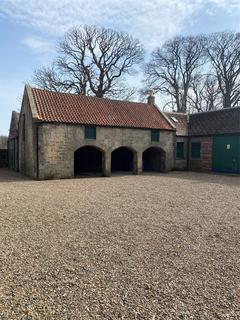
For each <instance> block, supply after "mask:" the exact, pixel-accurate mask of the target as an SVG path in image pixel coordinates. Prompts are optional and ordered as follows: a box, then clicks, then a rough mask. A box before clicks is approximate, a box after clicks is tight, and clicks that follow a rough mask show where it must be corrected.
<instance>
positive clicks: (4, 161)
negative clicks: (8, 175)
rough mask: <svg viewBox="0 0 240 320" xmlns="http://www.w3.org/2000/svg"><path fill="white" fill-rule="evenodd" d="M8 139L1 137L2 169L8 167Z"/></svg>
mask: <svg viewBox="0 0 240 320" xmlns="http://www.w3.org/2000/svg"><path fill="white" fill-rule="evenodd" d="M7 144H8V137H6V136H0V168H5V167H7V166H8V147H7Z"/></svg>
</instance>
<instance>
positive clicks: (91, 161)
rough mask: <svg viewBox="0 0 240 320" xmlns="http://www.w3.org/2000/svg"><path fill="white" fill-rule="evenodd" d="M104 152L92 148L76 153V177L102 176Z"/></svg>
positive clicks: (83, 148)
mask: <svg viewBox="0 0 240 320" xmlns="http://www.w3.org/2000/svg"><path fill="white" fill-rule="evenodd" d="M103 161H104V152H103V151H101V150H100V149H98V148H96V147H92V146H85V147H81V148H79V149H78V150H76V151H75V152H74V176H82V175H99V176H100V175H102V174H103Z"/></svg>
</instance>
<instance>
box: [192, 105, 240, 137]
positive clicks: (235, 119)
mask: <svg viewBox="0 0 240 320" xmlns="http://www.w3.org/2000/svg"><path fill="white" fill-rule="evenodd" d="M226 133H240V108H228V109H221V110H217V111H209V112H202V113H195V114H191V115H190V116H189V135H190V136H200V135H215V134H226Z"/></svg>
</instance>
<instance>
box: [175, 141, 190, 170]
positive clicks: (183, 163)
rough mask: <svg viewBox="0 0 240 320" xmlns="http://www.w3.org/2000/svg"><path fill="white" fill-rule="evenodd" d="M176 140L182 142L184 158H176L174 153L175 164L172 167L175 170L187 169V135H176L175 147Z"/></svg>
mask: <svg viewBox="0 0 240 320" xmlns="http://www.w3.org/2000/svg"><path fill="white" fill-rule="evenodd" d="M177 142H184V158H183V159H178V158H177V155H176V154H175V165H174V169H176V170H187V168H188V161H187V157H188V137H176V148H177Z"/></svg>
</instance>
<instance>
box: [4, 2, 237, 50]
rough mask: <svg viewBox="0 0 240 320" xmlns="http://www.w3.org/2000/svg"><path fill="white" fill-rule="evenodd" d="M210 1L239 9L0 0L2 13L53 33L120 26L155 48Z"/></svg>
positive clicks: (187, 4)
mask: <svg viewBox="0 0 240 320" xmlns="http://www.w3.org/2000/svg"><path fill="white" fill-rule="evenodd" d="M208 5H214V6H217V7H222V8H225V9H226V10H228V11H231V10H232V11H236V10H240V1H239V0H138V1H136V2H135V1H134V0H114V1H113V0H87V1H86V0H71V1H70V0H45V1H38V0H28V1H26V0H1V6H0V15H4V16H5V17H7V18H8V19H12V20H14V21H15V22H20V23H23V24H25V25H28V26H32V27H34V28H36V29H40V30H44V31H46V32H50V33H52V34H54V35H61V34H63V32H65V31H66V30H67V29H69V28H70V27H72V26H73V25H83V24H96V25H101V26H106V27H111V28H117V29H121V30H124V31H128V32H129V33H131V34H132V35H133V36H136V37H138V38H139V39H140V40H142V42H143V43H144V44H145V45H146V46H147V47H148V48H149V49H152V48H153V47H155V46H156V45H159V44H160V43H161V42H162V41H164V40H166V39H168V38H170V37H172V36H174V35H176V34H179V33H180V32H181V31H182V29H183V27H184V25H185V24H186V23H188V22H189V20H191V17H192V15H193V14H194V13H196V12H198V10H200V9H202V8H206V10H207V7H208ZM206 12H207V11H206ZM32 44H33V43H32ZM36 45H37V44H36ZM33 46H34V44H33Z"/></svg>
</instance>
